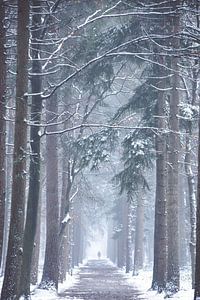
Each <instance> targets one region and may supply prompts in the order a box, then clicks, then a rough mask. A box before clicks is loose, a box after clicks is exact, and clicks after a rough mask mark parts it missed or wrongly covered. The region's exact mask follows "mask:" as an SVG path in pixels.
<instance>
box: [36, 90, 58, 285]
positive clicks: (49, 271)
mask: <svg viewBox="0 0 200 300" xmlns="http://www.w3.org/2000/svg"><path fill="white" fill-rule="evenodd" d="M46 109H47V122H48V123H51V122H52V120H54V119H55V116H56V114H57V113H58V104H57V96H56V94H54V95H53V96H52V97H51V99H48V100H47V105H46ZM56 127H57V126H56V125H54V126H51V130H52V131H55V130H56ZM46 150H47V166H46V173H47V181H46V206H47V212H46V250H45V261H44V268H43V275H42V280H41V283H40V288H44V289H48V288H55V289H56V290H57V288H58V275H59V259H58V257H59V237H58V234H59V233H58V229H59V223H58V222H59V203H58V153H57V136H56V135H47V137H46Z"/></svg>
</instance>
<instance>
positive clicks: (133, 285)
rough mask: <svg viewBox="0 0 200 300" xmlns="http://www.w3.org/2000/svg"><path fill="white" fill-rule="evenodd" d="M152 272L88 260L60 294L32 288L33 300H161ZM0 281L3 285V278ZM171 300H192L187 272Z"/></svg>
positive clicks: (103, 261)
mask: <svg viewBox="0 0 200 300" xmlns="http://www.w3.org/2000/svg"><path fill="white" fill-rule="evenodd" d="M151 276H152V272H150V271H142V272H140V273H139V275H138V276H131V273H130V274H125V272H124V270H120V269H118V268H117V267H116V266H114V265H113V264H112V263H111V262H110V261H109V260H106V259H100V260H96V259H93V260H89V261H87V262H86V263H85V264H84V265H82V266H80V268H76V269H75V270H74V274H73V276H70V275H68V277H67V280H66V282H65V283H64V284H60V285H59V295H56V293H55V292H54V291H47V290H40V289H34V290H33V294H32V297H31V299H32V300H46V299H48V300H70V299H71V300H72V299H76V300H86V299H88V300H114V299H115V300H163V299H164V297H165V294H157V293H156V292H154V291H150V290H149V287H150V286H151ZM0 282H1V283H2V277H1V280H0ZM171 299H173V300H178V299H179V300H180V299H181V300H192V299H193V291H192V290H191V288H190V274H189V271H188V270H184V271H182V272H181V290H180V292H179V293H177V294H176V295H174V296H173V298H171Z"/></svg>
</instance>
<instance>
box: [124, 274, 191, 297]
mask: <svg viewBox="0 0 200 300" xmlns="http://www.w3.org/2000/svg"><path fill="white" fill-rule="evenodd" d="M126 279H127V281H128V283H129V284H131V285H134V286H135V287H136V288H137V289H138V290H139V291H141V292H142V295H141V296H140V297H139V298H141V299H148V300H163V299H165V296H166V295H165V293H162V294H158V293H157V292H155V291H151V290H150V287H151V281H152V271H141V272H140V273H139V274H138V275H137V276H131V274H128V275H126ZM193 297H194V290H192V288H191V276H190V270H188V269H185V270H182V271H181V284H180V291H179V292H178V293H177V294H175V295H174V296H172V297H171V298H170V299H173V300H180V299H181V300H193Z"/></svg>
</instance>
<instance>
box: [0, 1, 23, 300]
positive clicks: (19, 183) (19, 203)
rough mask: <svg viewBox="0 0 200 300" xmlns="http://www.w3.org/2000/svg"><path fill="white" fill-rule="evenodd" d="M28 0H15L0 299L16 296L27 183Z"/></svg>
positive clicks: (19, 273)
mask: <svg viewBox="0 0 200 300" xmlns="http://www.w3.org/2000/svg"><path fill="white" fill-rule="evenodd" d="M28 48H29V1H23V0H18V15H17V76H16V115H15V136H14V156H13V179H12V180H13V181H12V203H11V224H10V231H9V241H8V251H7V259H6V268H5V275H4V281H3V287H2V292H1V299H5V300H6V299H18V295H19V282H20V276H21V264H22V246H23V229H24V209H25V185H26V175H25V174H26V155H27V154H26V147H27V124H26V119H27V92H28Z"/></svg>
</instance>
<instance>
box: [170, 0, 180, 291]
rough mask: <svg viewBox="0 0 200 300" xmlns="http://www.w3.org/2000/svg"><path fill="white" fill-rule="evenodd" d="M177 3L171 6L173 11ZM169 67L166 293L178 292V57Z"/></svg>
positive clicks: (174, 20) (173, 25) (175, 28)
mask: <svg viewBox="0 0 200 300" xmlns="http://www.w3.org/2000/svg"><path fill="white" fill-rule="evenodd" d="M178 3H179V1H175V3H174V4H173V3H171V5H172V7H173V9H174V11H175V10H176V8H177V6H176V5H178ZM170 21H171V28H172V33H173V34H174V37H173V39H172V46H173V48H174V49H178V47H179V41H178V38H177V37H176V36H175V34H176V33H177V32H178V30H179V15H178V14H177V13H176V14H173V16H171V17H170ZM171 68H172V69H173V70H174V72H173V77H172V78H171V87H172V91H171V95H170V116H169V129H170V133H169V144H168V166H169V167H168V191H167V230H168V232H167V233H168V265H167V290H168V291H169V292H170V293H175V292H177V291H178V290H179V285H180V272H179V220H178V219H179V212H178V211H179V194H178V191H179V182H178V178H179V164H178V161H179V147H180V146H179V135H178V131H179V120H178V115H179V92H178V88H179V74H178V69H179V67H178V57H177V56H172V58H171Z"/></svg>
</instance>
